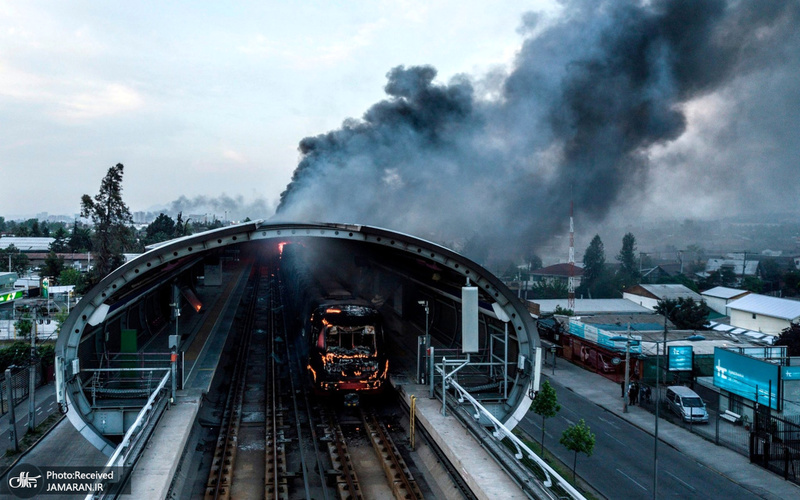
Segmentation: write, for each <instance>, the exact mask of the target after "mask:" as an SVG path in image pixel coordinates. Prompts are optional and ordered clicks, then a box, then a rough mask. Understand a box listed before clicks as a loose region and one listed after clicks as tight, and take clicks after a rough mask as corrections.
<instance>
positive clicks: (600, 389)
mask: <svg viewBox="0 0 800 500" xmlns="http://www.w3.org/2000/svg"><path fill="white" fill-rule="evenodd" d="M552 367H553V365H552V358H551V357H548V363H547V366H546V367H544V368H543V370H542V375H544V376H545V377H548V378H552V379H553V380H556V381H558V382H559V383H560V384H562V385H564V386H565V387H568V388H569V389H571V390H572V391H574V392H575V393H576V394H579V395H581V396H583V397H585V398H586V399H588V400H590V401H593V402H594V403H595V404H597V405H598V406H600V407H601V408H603V409H605V410H608V411H610V412H611V413H614V414H615V415H617V416H618V417H620V418H622V419H624V420H627V421H628V422H630V423H631V424H633V425H635V426H636V427H639V428H640V429H642V430H644V431H646V432H649V433H650V434H653V433H654V429H655V418H654V416H653V414H652V413H650V412H648V411H647V410H645V409H643V408H640V407H638V406H633V405H629V406H628V413H623V412H622V403H623V402H622V398H621V397H620V385H619V383H617V382H612V381H611V380H608V379H607V378H605V377H603V376H601V375H598V374H596V373H592V372H590V371H588V370H585V369H583V368H580V367H578V366H575V365H573V364H572V363H570V362H569V361H567V360H565V359H564V358H560V359H558V361H557V362H556V367H555V374H554V375H553V368H552ZM658 437H659V440H660V441H661V442H662V443H666V444H668V445H670V446H672V447H673V448H675V449H677V450H678V451H680V452H681V453H684V454H685V455H687V456H689V457H691V458H693V459H694V460H696V461H697V462H698V463H701V464H703V465H704V466H706V467H708V468H709V469H711V470H714V471H716V472H718V473H719V474H721V475H723V476H725V477H727V478H728V479H730V480H731V481H733V482H735V483H737V484H739V485H741V486H743V487H745V488H747V489H749V490H750V491H752V492H754V493H756V494H757V495H759V496H760V497H762V498H770V499H772V498H774V499H776V500H778V499H787V498H800V486H797V485H795V484H794V483H792V482H789V481H786V480H784V479H783V478H782V477H780V476H777V475H776V474H773V473H772V472H770V471H768V470H766V469H764V468H762V467H760V466H758V465H755V464H751V463H750V460H749V459H748V458H747V457H746V456H744V455H740V454H738V453H736V452H735V451H732V450H729V449H728V448H725V447H724V446H716V445H715V444H714V443H713V442H710V441H707V440H705V439H703V438H702V437H700V436H698V435H696V434H693V433H691V432H689V431H688V430H686V429H683V428H681V427H679V426H677V425H674V424H672V423H670V422H668V421H667V420H665V419H663V418H662V419H660V420H659V423H658Z"/></svg>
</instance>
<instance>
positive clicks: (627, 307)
mask: <svg viewBox="0 0 800 500" xmlns="http://www.w3.org/2000/svg"><path fill="white" fill-rule="evenodd" d="M530 302H534V303H536V304H539V311H540V312H541V313H542V314H547V313H551V312H553V311H555V310H556V306H561V308H562V309H569V301H568V300H567V299H540V300H537V299H534V300H531V301H530ZM572 311H573V312H574V313H575V315H582V314H584V315H585V314H608V313H617V314H652V313H653V311H651V310H650V309H648V308H646V307H643V306H640V305H639V304H637V303H636V302H633V301H631V300H628V299H575V307H574V308H572Z"/></svg>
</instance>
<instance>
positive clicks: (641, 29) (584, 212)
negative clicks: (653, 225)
mask: <svg viewBox="0 0 800 500" xmlns="http://www.w3.org/2000/svg"><path fill="white" fill-rule="evenodd" d="M797 26H800V4H798V3H797V2H796V1H793V0H731V1H724V0H701V1H685V0H649V1H633V0H605V1H602V0H561V1H545V0H541V1H531V2H519V1H491V2H489V1H466V0H462V1H449V0H443V1H436V2H430V1H414V0H406V1H393V2H383V1H373V2H363V1H361V2H357V1H344V2H293V3H287V2H273V1H266V2H265V1H262V2H236V3H233V4H232V5H229V4H224V3H221V2H169V3H166V2H124V3H123V2H103V3H97V2H55V1H53V2H43V1H31V2H6V1H2V0H0V121H2V123H3V126H2V128H0V148H2V149H1V151H2V154H0V176H1V177H2V178H3V181H2V182H0V215H3V216H5V217H6V218H15V217H21V216H33V215H34V214H36V213H40V212H48V213H50V214H74V213H77V212H78V211H79V208H80V197H81V195H83V194H90V195H94V194H96V193H97V190H98V189H99V185H100V181H101V179H102V177H103V176H104V175H105V172H106V171H107V170H108V168H109V167H111V166H112V165H114V164H116V163H123V164H124V165H125V173H124V180H123V197H124V200H125V202H126V203H127V204H128V206H129V207H130V209H131V210H132V211H134V212H135V211H158V210H160V209H162V208H168V209H171V210H172V211H173V212H176V211H177V210H183V211H184V212H185V213H204V212H215V213H216V214H217V215H218V216H220V217H221V216H222V213H223V210H228V211H229V212H230V215H229V217H230V218H235V217H244V216H249V217H251V218H270V217H272V216H273V214H275V212H276V210H277V217H279V218H284V219H292V220H315V221H332V222H347V223H365V224H373V225H380V226H384V227H388V228H392V229H398V230H403V231H406V232H410V233H412V234H417V235H421V236H423V237H430V238H431V239H434V240H436V241H442V242H453V243H454V245H453V246H455V247H467V248H469V249H470V251H471V252H473V253H474V254H475V255H484V254H485V253H486V252H487V250H486V249H487V247H489V246H490V245H492V246H495V247H496V246H505V247H508V248H510V249H511V250H510V253H514V252H515V251H516V252H524V251H527V250H525V249H529V248H531V247H533V248H535V247H537V246H539V245H542V244H544V242H545V241H546V240H547V239H548V238H550V237H551V236H552V235H553V234H556V233H559V234H561V233H563V232H564V231H565V225H566V222H567V220H568V217H567V215H568V213H569V206H570V204H571V203H572V204H573V205H574V207H575V214H576V218H577V219H578V220H579V221H580V224H581V225H583V228H584V232H585V231H586V228H587V227H589V228H592V226H594V225H600V224H603V223H608V222H609V221H615V222H616V223H622V224H625V223H629V222H636V221H641V220H657V219H659V218H673V219H674V218H678V219H680V218H694V219H703V218H711V217H722V216H739V217H747V218H748V220H752V219H753V217H755V218H759V217H762V218H766V217H768V215H767V214H770V213H774V212H791V213H795V214H797V213H798V212H799V209H798V203H797V200H798V197H800V179H798V175H797V173H798V160H797V159H798V158H800V140H798V132H797V131H798V129H800V127H798V126H799V125H800V80H798V78H797V75H798V74H800V28H798V27H797ZM226 213H228V212H226ZM589 232H591V233H594V231H592V230H591V229H589ZM456 249H459V248H456Z"/></svg>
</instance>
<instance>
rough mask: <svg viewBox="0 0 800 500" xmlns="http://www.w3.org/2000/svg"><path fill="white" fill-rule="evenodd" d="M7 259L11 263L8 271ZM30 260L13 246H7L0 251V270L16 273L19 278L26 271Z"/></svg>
mask: <svg viewBox="0 0 800 500" xmlns="http://www.w3.org/2000/svg"><path fill="white" fill-rule="evenodd" d="M9 257H11V258H10V261H11V268H10V269H9V267H8V263H9ZM29 264H30V259H29V258H28V256H27V255H25V254H24V253H22V252H20V251H19V250H18V249H17V247H15V246H14V245H8V248H5V249H2V250H0V269H5V270H6V271H9V272H12V273H17V275H19V276H24V275H25V272H26V271H27V270H28V265H29Z"/></svg>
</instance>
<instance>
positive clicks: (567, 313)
mask: <svg viewBox="0 0 800 500" xmlns="http://www.w3.org/2000/svg"><path fill="white" fill-rule="evenodd" d="M553 314H559V315H561V316H575V311H573V310H572V309H566V308H563V307H561V306H556V308H555V309H554V310H553Z"/></svg>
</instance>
